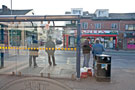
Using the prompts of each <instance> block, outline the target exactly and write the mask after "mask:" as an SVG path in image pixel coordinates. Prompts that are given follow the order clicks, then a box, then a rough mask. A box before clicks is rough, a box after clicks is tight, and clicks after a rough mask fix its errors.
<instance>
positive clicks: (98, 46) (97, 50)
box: [92, 39, 105, 56]
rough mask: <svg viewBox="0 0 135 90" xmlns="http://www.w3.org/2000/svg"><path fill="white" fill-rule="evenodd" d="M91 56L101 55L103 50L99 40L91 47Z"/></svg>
mask: <svg viewBox="0 0 135 90" xmlns="http://www.w3.org/2000/svg"><path fill="white" fill-rule="evenodd" d="M92 47H93V48H92V54H93V56H95V55H96V54H102V53H103V52H104V51H105V49H104V47H103V45H102V44H100V40H99V39H96V41H95V44H94V45H93V46H92Z"/></svg>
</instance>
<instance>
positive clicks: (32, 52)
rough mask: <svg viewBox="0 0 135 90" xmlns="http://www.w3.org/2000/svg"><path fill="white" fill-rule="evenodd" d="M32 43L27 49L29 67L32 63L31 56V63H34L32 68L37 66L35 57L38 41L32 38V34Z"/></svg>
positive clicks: (36, 55)
mask: <svg viewBox="0 0 135 90" xmlns="http://www.w3.org/2000/svg"><path fill="white" fill-rule="evenodd" d="M32 39H33V41H32V44H31V46H30V48H29V49H30V50H29V67H31V65H32V58H33V64H34V68H35V67H37V63H36V57H38V51H39V50H38V49H37V48H38V41H37V40H34V36H32Z"/></svg>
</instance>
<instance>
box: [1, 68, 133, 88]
mask: <svg viewBox="0 0 135 90" xmlns="http://www.w3.org/2000/svg"><path fill="white" fill-rule="evenodd" d="M23 78H26V77H18V76H7V75H0V88H1V87H3V86H4V85H7V84H9V83H11V82H12V81H15V80H18V79H23ZM38 78H40V77H38ZM53 80H54V81H56V82H59V83H61V84H63V85H66V86H68V87H69V88H71V89H72V90H135V69H117V68H115V69H113V70H112V77H111V82H97V81H96V80H95V78H94V77H89V78H87V79H81V80H79V81H78V80H71V79H53ZM15 88H16V87H14V90H16V89H15ZM18 90H20V89H18ZM55 90H57V89H55Z"/></svg>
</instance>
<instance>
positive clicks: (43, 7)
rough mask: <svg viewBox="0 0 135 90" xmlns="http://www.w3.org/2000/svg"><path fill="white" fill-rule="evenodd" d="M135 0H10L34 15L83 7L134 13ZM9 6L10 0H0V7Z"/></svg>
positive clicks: (63, 11)
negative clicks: (31, 11)
mask: <svg viewBox="0 0 135 90" xmlns="http://www.w3.org/2000/svg"><path fill="white" fill-rule="evenodd" d="M134 4H135V0H12V8H13V9H19V10H20V9H33V10H34V13H35V15H63V14H65V11H71V8H83V11H89V12H90V13H94V12H95V10H96V9H109V13H133V12H134V13H135V5H134ZM2 5H6V6H8V7H9V8H11V0H0V8H2Z"/></svg>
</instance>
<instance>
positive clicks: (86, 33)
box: [65, 9, 135, 49]
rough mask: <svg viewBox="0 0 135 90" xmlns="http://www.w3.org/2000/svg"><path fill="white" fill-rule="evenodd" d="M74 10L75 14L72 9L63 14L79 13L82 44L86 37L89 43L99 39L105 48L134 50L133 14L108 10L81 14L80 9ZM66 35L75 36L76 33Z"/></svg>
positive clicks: (134, 24)
mask: <svg viewBox="0 0 135 90" xmlns="http://www.w3.org/2000/svg"><path fill="white" fill-rule="evenodd" d="M74 10H75V11H76V12H75V13H72V12H73V9H72V12H66V13H65V14H77V15H78V14H79V13H77V11H78V12H80V14H79V15H81V32H82V34H81V39H82V42H83V39H84V38H86V37H90V38H91V43H94V40H95V39H96V38H99V39H100V40H101V43H102V44H103V45H104V47H105V48H110V49H117V48H118V49H135V13H109V10H108V9H98V10H96V11H95V13H93V14H90V13H89V12H83V11H82V9H74ZM81 12H83V14H81ZM73 31H74V32H76V30H73ZM67 35H69V36H75V35H76V33H74V34H72V35H71V34H70V33H68V34H67ZM69 42H70V41H69ZM75 43H76V42H75Z"/></svg>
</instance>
